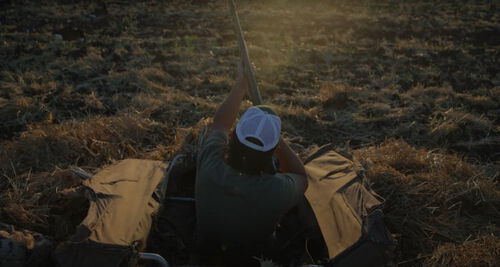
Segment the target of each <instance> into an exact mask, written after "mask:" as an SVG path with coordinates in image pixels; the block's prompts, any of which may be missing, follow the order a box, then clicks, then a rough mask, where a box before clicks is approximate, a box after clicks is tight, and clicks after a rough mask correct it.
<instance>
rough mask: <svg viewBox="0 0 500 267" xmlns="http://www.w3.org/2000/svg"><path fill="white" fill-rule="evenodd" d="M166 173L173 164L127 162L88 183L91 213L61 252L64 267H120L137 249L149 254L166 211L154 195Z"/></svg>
mask: <svg viewBox="0 0 500 267" xmlns="http://www.w3.org/2000/svg"><path fill="white" fill-rule="evenodd" d="M166 171H167V164H166V163H163V162H161V161H151V160H139V159H126V160H122V161H120V162H118V163H116V164H114V165H111V166H109V167H107V168H105V169H103V170H101V171H100V172H99V173H97V174H96V175H95V176H94V177H92V178H91V179H88V180H85V181H84V182H83V184H84V186H85V187H87V190H85V191H86V194H87V197H88V198H89V199H90V207H89V211H88V213H87V217H86V218H85V219H84V220H83V221H82V223H81V224H80V226H79V227H78V230H77V233H75V235H73V236H72V238H71V239H70V240H69V241H68V242H67V243H66V244H64V245H63V246H62V248H59V249H58V252H57V253H56V259H57V260H58V263H59V264H60V265H61V266H98V265H100V264H101V265H102V263H104V262H107V263H111V262H114V264H106V266H119V264H120V262H121V261H123V259H125V258H127V257H128V255H127V254H129V253H130V251H131V250H132V249H131V248H132V246H133V247H134V249H138V250H141V249H143V247H144V246H145V244H146V239H147V236H148V234H149V230H150V228H151V224H152V220H153V215H154V214H155V213H156V212H157V211H158V209H159V208H160V203H158V201H157V200H155V199H154V198H153V194H154V192H155V190H156V189H157V187H158V185H159V184H160V182H161V181H162V180H163V179H164V178H165V176H166ZM82 251H84V252H85V253H83V252H82ZM84 258H85V259H84ZM113 259H114V260H113ZM96 264H97V265H96Z"/></svg>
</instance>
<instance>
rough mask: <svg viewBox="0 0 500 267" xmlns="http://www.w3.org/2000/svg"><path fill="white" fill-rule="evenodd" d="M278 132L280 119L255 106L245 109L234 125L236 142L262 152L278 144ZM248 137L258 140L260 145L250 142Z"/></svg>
mask: <svg viewBox="0 0 500 267" xmlns="http://www.w3.org/2000/svg"><path fill="white" fill-rule="evenodd" d="M267 109H270V108H267ZM280 132H281V120H280V118H279V117H278V116H276V115H275V114H271V113H268V112H266V111H265V110H263V109H261V108H259V107H255V106H254V107H250V108H249V109H247V111H245V113H243V116H241V118H240V121H239V122H238V124H236V136H237V137H238V140H240V142H241V143H242V144H244V145H245V146H247V147H249V148H252V149H255V150H257V151H262V152H266V151H269V150H271V149H273V148H274V147H275V146H276V145H277V144H278V142H279V140H280ZM249 137H253V138H255V139H257V140H259V141H260V142H261V143H262V145H258V144H255V143H253V142H251V141H250V140H248V138H249Z"/></svg>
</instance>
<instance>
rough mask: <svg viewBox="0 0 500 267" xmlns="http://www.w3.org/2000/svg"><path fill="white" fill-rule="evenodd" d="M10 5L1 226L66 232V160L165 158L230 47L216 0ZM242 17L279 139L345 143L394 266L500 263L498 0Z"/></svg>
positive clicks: (349, 6) (264, 6)
mask: <svg viewBox="0 0 500 267" xmlns="http://www.w3.org/2000/svg"><path fill="white" fill-rule="evenodd" d="M10 2H11V3H2V4H0V5H1V7H2V8H0V10H1V11H0V23H1V24H0V25H1V26H0V68H1V72H0V175H1V177H2V178H1V180H0V200H1V202H0V220H1V221H6V222H10V223H13V224H16V226H18V227H25V228H27V229H31V230H38V231H40V232H42V233H44V234H47V235H49V236H51V237H53V238H56V239H57V240H61V239H64V238H65V237H66V236H67V235H68V234H69V233H71V231H72V229H73V227H74V226H75V225H76V224H77V223H78V220H79V216H81V213H82V212H84V209H83V210H75V212H69V213H68V211H71V210H72V208H71V207H74V206H75V205H76V206H82V205H81V203H72V202H71V201H69V200H64V198H61V197H60V196H59V195H58V194H57V192H60V190H62V189H64V188H68V187H71V186H72V185H73V182H74V181H73V178H72V176H71V175H69V173H68V171H67V169H68V167H69V166H71V165H78V166H81V167H83V168H84V169H86V170H87V171H90V172H93V171H95V170H96V169H97V168H101V167H104V166H106V165H107V164H110V163H112V162H113V161H115V160H119V159H122V158H126V157H137V158H148V159H160V160H167V159H169V158H170V156H171V155H172V153H173V151H175V150H176V149H178V148H179V146H180V145H181V143H182V142H181V141H182V140H185V139H186V135H187V133H189V132H190V131H191V130H192V129H194V128H196V127H197V126H196V124H197V123H198V122H199V123H200V124H201V123H202V122H203V120H202V119H203V118H205V117H210V116H211V115H212V114H213V113H214V111H215V108H216V106H217V104H218V103H220V101H221V100H222V99H223V97H224V96H225V94H226V93H227V92H228V90H229V87H230V86H231V84H232V83H233V81H234V80H233V77H234V70H235V66H236V63H237V60H238V51H237V43H236V39H235V38H234V31H233V25H232V22H231V18H230V16H228V13H227V7H226V6H225V2H224V1H205V2H203V3H200V1H191V2H190V1H169V3H168V4H167V3H165V2H164V1H154V0H153V1H147V2H142V1H104V2H105V5H106V8H105V9H104V8H103V5H102V4H99V3H100V2H101V1H97V2H96V1H45V2H39V1H31V2H30V1H27V2H26V1H21V2H20V1H10ZM238 10H239V13H240V19H241V23H242V26H243V28H244V29H245V35H246V37H247V43H248V45H249V49H250V55H251V57H252V60H253V61H254V63H255V65H256V67H257V68H256V71H257V80H258V81H259V85H260V87H261V91H262V95H263V97H264V101H265V102H266V104H270V105H272V106H274V107H275V108H276V110H278V112H279V113H281V115H282V118H283V129H284V131H285V133H284V135H285V137H286V138H288V139H289V140H291V141H292V143H293V144H292V145H293V146H294V148H297V149H298V150H300V151H302V152H304V154H305V152H307V151H309V150H311V149H312V148H313V147H317V146H321V145H323V144H326V143H330V142H332V143H335V144H337V145H338V146H339V147H343V146H345V145H347V146H349V147H351V148H353V149H354V150H355V151H356V154H357V156H358V157H359V158H360V159H361V160H362V161H364V162H365V163H366V164H367V167H368V174H369V177H370V179H371V181H372V182H373V183H374V187H375V189H376V191H378V193H380V194H381V195H382V196H384V197H385V198H386V199H387V203H386V207H385V212H386V215H387V223H388V226H389V230H390V231H391V232H392V233H394V234H396V235H397V236H398V239H399V241H400V247H399V250H398V252H399V256H398V261H399V262H402V263H405V264H406V265H422V264H426V265H441V266H442V265H456V266H465V265H498V264H497V262H495V258H496V259H498V225H499V224H500V223H499V221H498V218H499V214H498V210H500V208H499V205H500V204H499V201H500V200H499V199H500V196H499V189H498V172H499V168H498V166H499V159H500V153H499V152H498V151H500V128H499V127H498V118H499V117H500V104H499V103H500V76H499V73H500V70H499V68H498V65H499V64H498V53H497V51H498V46H499V42H498V36H499V34H500V32H499V31H498V29H499V23H498V21H500V20H499V14H500V12H498V6H495V5H494V4H492V3H489V2H485V1H480V0H474V1H469V2H467V3H466V4H457V3H455V2H453V1H424V2H422V1H418V2H415V1H413V2H412V1H397V2H394V1H361V2H359V1H351V2H349V1H333V2H332V1H302V0H296V1H288V0H272V1H238ZM54 33H58V34H62V35H63V39H62V40H60V39H58V38H55V36H54ZM248 105H249V103H245V104H244V107H248ZM193 127H194V128H193ZM188 137H189V136H188Z"/></svg>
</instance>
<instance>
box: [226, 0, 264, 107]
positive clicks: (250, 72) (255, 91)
mask: <svg viewBox="0 0 500 267" xmlns="http://www.w3.org/2000/svg"><path fill="white" fill-rule="evenodd" d="M228 1H229V11H230V12H231V16H232V17H233V21H234V24H235V29H236V35H237V38H238V46H239V48H240V56H241V60H242V61H243V68H244V72H245V74H246V75H247V79H248V82H249V85H248V86H249V87H248V90H249V92H248V95H249V96H250V100H251V101H252V103H253V104H254V105H260V104H262V97H261V96H260V91H259V87H257V80H256V79H255V70H254V69H253V65H252V64H251V62H250V56H249V55H248V48H247V45H246V43H245V39H244V38H243V32H242V30H241V25H240V19H239V18H238V14H237V13H236V5H235V4H234V0H228Z"/></svg>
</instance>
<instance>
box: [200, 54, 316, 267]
mask: <svg viewBox="0 0 500 267" xmlns="http://www.w3.org/2000/svg"><path fill="white" fill-rule="evenodd" d="M247 90H248V80H247V79H246V77H245V76H244V74H243V71H242V66H241V64H240V65H239V66H238V79H237V82H236V85H235V86H234V87H233V89H232V90H231V92H230V94H229V95H228V96H227V98H226V99H225V101H224V102H223V103H222V104H221V105H220V106H219V108H218V109H217V112H216V114H215V117H214V119H213V124H212V125H211V126H209V129H208V133H207V135H206V137H205V139H204V143H203V144H202V148H201V150H200V153H199V155H198V160H197V174H196V186H195V196H196V216H197V224H198V235H199V238H200V239H201V240H202V242H203V243H204V244H205V248H207V247H210V248H212V250H211V252H210V253H211V254H212V255H213V253H214V252H215V250H219V251H223V254H226V255H227V254H231V255H233V256H235V257H237V258H238V260H244V259H243V258H244V257H246V258H247V259H248V258H251V256H258V255H260V254H261V253H262V252H263V250H265V248H266V245H267V244H269V241H270V240H272V237H273V233H274V229H275V226H276V224H277V223H278V221H279V219H280V217H281V216H283V215H284V214H285V213H286V212H287V211H288V210H290V209H291V208H292V207H293V206H295V205H296V204H297V203H298V201H299V200H300V199H301V198H302V196H303V195H304V192H305V191H306V189H307V175H306V172H305V169H304V165H303V164H302V162H301V160H300V159H299V158H298V157H297V156H296V155H295V153H294V152H293V151H292V149H291V148H290V147H289V146H288V145H287V144H286V142H285V141H284V140H283V139H282V138H281V137H280V130H281V121H280V118H279V117H278V116H277V115H276V113H275V112H274V111H273V110H272V109H271V108H269V107H266V106H256V107H250V108H249V109H248V110H247V111H246V112H245V113H244V114H243V116H242V117H241V119H240V120H239V122H238V124H237V125H236V127H235V129H234V130H233V131H232V133H231V134H230V137H228V134H229V131H230V130H231V128H232V126H233V124H234V122H235V120H236V117H237V113H238V110H239V108H240V104H241V102H242V100H243V97H244V96H245V92H246V91H247ZM228 139H229V141H228ZM226 151H227V153H226ZM273 155H274V156H275V157H276V158H277V159H278V161H279V170H277V168H276V166H275V164H274V160H273ZM224 251H225V252H224ZM247 256H248V257H247ZM226 263H227V261H226ZM241 263H242V262H239V264H240V265H241Z"/></svg>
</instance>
